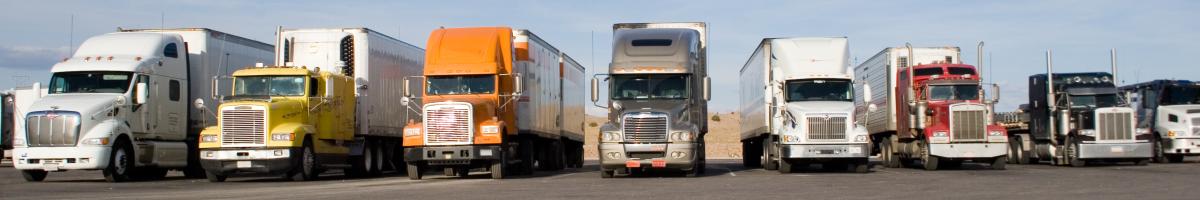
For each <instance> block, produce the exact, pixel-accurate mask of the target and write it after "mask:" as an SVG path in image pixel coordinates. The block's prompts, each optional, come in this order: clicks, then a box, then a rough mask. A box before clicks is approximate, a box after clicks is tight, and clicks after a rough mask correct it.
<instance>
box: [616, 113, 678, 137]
mask: <svg viewBox="0 0 1200 200" xmlns="http://www.w3.org/2000/svg"><path fill="white" fill-rule="evenodd" d="M622 121H623V122H624V123H621V126H622V128H621V130H623V131H624V132H625V141H628V142H666V141H667V122H668V121H667V115H666V114H662V113H634V114H627V115H625V117H624V119H623V120H622Z"/></svg>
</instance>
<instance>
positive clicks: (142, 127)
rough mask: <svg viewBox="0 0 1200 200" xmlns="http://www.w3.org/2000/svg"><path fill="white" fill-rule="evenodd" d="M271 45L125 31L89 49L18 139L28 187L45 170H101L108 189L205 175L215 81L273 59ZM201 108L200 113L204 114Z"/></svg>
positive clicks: (67, 67)
mask: <svg viewBox="0 0 1200 200" xmlns="http://www.w3.org/2000/svg"><path fill="white" fill-rule="evenodd" d="M271 49H272V47H271V45H269V44H266V43H262V42H258V41H254V40H250V39H246V38H242V37H238V36H235V35H230V34H226V33H222V32H219V31H214V30H210V29H204V28H183V29H139V30H119V31H118V32H116V33H109V34H104V35H99V36H94V37H92V38H89V39H88V40H87V41H84V42H83V44H81V45H80V46H79V48H78V50H77V51H76V52H75V54H74V55H73V56H72V57H71V58H68V59H65V60H63V61H62V62H59V63H57V64H55V65H54V67H52V68H51V72H52V74H53V76H52V77H51V80H50V83H49V84H48V86H49V87H48V94H47V95H45V96H44V97H42V98H41V99H40V100H37V101H36V102H33V103H32V105H30V106H29V109H28V111H27V114H25V115H23V116H22V117H23V118H24V119H26V120H28V121H27V122H24V123H18V129H23V131H24V132H23V133H22V134H19V135H16V136H14V139H15V141H17V142H14V143H15V146H16V148H15V149H14V153H15V154H16V155H18V156H17V158H15V159H14V161H15V162H14V163H15V164H14V166H15V167H16V168H17V169H20V170H21V171H22V174H23V175H24V178H25V179H26V180H27V181H41V180H43V179H44V178H45V177H46V175H47V172H51V171H63V170H103V171H104V175H105V179H106V180H108V181H110V182H119V181H125V180H128V179H130V178H161V177H163V176H165V175H166V172H167V170H169V169H181V170H182V169H186V170H184V172H185V174H187V175H188V176H189V177H203V171H202V169H201V168H200V166H199V154H198V153H197V151H196V150H197V146H196V142H197V141H198V138H197V137H198V135H199V132H200V130H202V129H203V128H204V127H207V126H210V125H213V124H215V122H216V119H215V115H214V114H213V113H214V112H213V110H211V109H192V108H193V106H190V105H189V103H190V102H196V103H197V104H203V102H216V101H215V99H214V97H213V96H211V95H210V94H211V93H213V92H212V90H213V89H214V88H212V87H211V85H212V84H210V83H208V80H213V79H212V78H213V77H220V76H226V75H229V74H230V73H232V72H233V71H234V70H237V69H240V68H243V67H246V66H252V65H254V63H263V62H270V61H271ZM196 107H200V106H196Z"/></svg>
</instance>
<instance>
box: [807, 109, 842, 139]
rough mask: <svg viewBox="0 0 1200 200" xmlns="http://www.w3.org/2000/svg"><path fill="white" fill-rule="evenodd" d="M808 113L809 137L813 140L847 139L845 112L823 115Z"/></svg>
mask: <svg viewBox="0 0 1200 200" xmlns="http://www.w3.org/2000/svg"><path fill="white" fill-rule="evenodd" d="M817 115H818V116H813V115H808V117H805V120H806V122H807V124H808V126H807V127H806V128H807V129H805V130H808V139H812V140H844V139H846V116H845V115H844V114H835V115H833V116H830V115H828V114H826V115H823V116H821V115H822V114H817Z"/></svg>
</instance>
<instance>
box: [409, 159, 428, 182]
mask: <svg viewBox="0 0 1200 200" xmlns="http://www.w3.org/2000/svg"><path fill="white" fill-rule="evenodd" d="M406 166H407V167H406V169H405V171H406V172H408V179H409V180H421V176H422V175H423V174H421V172H424V171H425V166H424V165H420V164H414V163H409V164H407V165H406Z"/></svg>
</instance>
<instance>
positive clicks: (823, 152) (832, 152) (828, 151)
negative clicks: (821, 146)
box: [818, 150, 837, 154]
mask: <svg viewBox="0 0 1200 200" xmlns="http://www.w3.org/2000/svg"><path fill="white" fill-rule="evenodd" d="M818 153H820V154H835V153H837V152H834V151H833V150H821V151H820V152H818Z"/></svg>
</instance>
